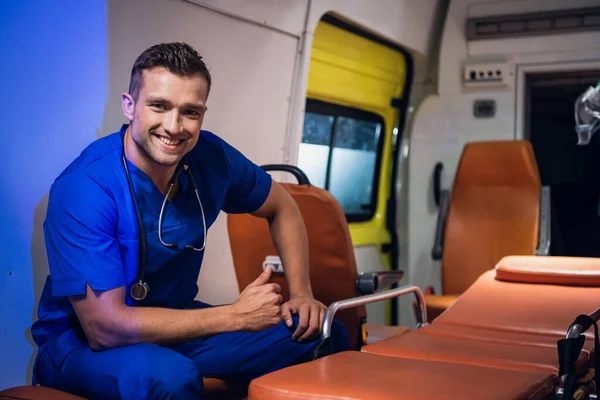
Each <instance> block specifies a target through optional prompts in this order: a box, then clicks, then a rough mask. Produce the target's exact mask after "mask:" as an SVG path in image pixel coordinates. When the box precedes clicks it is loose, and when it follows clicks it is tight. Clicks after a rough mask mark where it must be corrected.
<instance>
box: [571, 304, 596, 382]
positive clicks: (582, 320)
mask: <svg viewBox="0 0 600 400" xmlns="http://www.w3.org/2000/svg"><path fill="white" fill-rule="evenodd" d="M575 323H576V324H580V325H581V326H583V330H584V332H585V331H587V330H588V329H589V328H590V327H591V326H592V325H594V369H595V371H594V372H595V376H594V381H595V382H594V383H595V384H596V388H599V387H600V386H598V384H600V369H599V367H600V337H598V323H597V322H596V321H594V319H593V318H592V317H590V316H589V315H585V314H583V315H580V316H578V317H577V318H575ZM581 336H583V335H581Z"/></svg>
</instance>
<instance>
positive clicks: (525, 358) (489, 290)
mask: <svg viewBox="0 0 600 400" xmlns="http://www.w3.org/2000/svg"><path fill="white" fill-rule="evenodd" d="M410 292H412V293H416V294H417V298H418V299H422V295H421V294H420V290H419V289H418V288H416V287H405V288H400V289H394V290H390V291H387V292H385V293H380V294H375V295H371V296H363V298H362V299H363V300H364V301H367V302H368V301H370V300H369V299H367V298H368V297H370V298H371V299H375V300H378V299H381V298H385V297H386V296H393V295H398V294H403V293H410ZM352 303H354V304H360V303H361V302H360V301H358V300H356V299H355V300H349V301H347V302H344V301H342V302H338V303H334V304H332V305H331V306H330V307H329V312H328V317H329V318H332V316H331V315H330V314H332V313H333V314H334V313H335V311H336V310H337V309H339V308H344V307H346V306H347V304H352ZM599 303H600V260H596V259H585V258H565V257H540V256H521V257H516V256H511V257H505V258H503V259H502V260H501V261H500V262H499V263H498V265H497V266H496V268H495V269H494V270H490V271H487V272H485V273H484V274H483V275H481V276H480V277H479V278H478V279H477V281H476V282H475V283H474V284H473V285H472V286H471V287H470V288H469V289H468V290H467V291H466V292H465V293H463V295H462V296H460V297H459V298H458V300H457V301H456V302H455V303H454V304H453V305H452V306H450V307H449V308H448V309H447V310H446V311H445V312H444V313H442V314H441V315H440V316H439V317H438V318H436V319H435V321H433V322H432V323H431V324H427V323H426V321H427V319H426V315H425V314H424V313H422V318H423V320H422V322H423V321H424V322H423V323H422V326H421V327H420V328H418V329H416V330H414V331H412V332H409V333H405V334H402V335H397V336H394V337H391V338H387V339H383V340H381V341H378V342H375V343H372V344H368V345H366V346H364V347H363V348H362V349H361V351H349V352H344V353H338V354H333V355H328V356H325V357H323V358H320V359H317V360H315V361H312V362H309V363H306V364H302V365H297V366H293V367H289V368H286V369H284V370H281V371H277V372H274V373H271V374H268V375H266V376H263V377H261V378H258V379H256V380H254V381H253V382H252V383H251V384H250V388H249V397H248V398H249V399H250V400H262V399H342V398H343V399H397V400H408V399H423V398H443V399H478V398H485V399H554V398H561V396H562V395H563V391H564V385H565V379H568V378H566V377H567V374H566V373H565V371H561V363H560V362H559V361H561V360H559V352H558V348H557V344H558V343H559V342H560V341H564V339H565V337H566V335H567V331H569V332H570V334H571V335H572V336H573V337H574V339H573V340H577V338H579V333H581V331H582V329H581V327H577V328H574V326H575V325H577V324H574V321H575V319H576V317H578V316H579V315H586V314H590V315H592V317H593V318H594V319H596V320H597V319H598V316H599V315H600V312H594V311H595V310H596V309H597V308H598V305H599ZM420 306H421V309H422V310H423V309H424V306H423V304H422V303H420ZM325 325H326V326H325V328H327V318H326V324H325ZM325 330H326V329H325ZM593 333H594V332H593V330H592V331H591V332H586V333H585V334H584V336H581V339H587V340H585V341H584V342H583V343H581V345H582V346H581V348H580V351H577V354H576V355H575V357H574V358H573V362H572V364H573V367H572V370H571V374H570V375H569V376H570V379H571V382H575V386H574V388H573V389H572V391H575V390H577V389H579V392H577V393H576V396H580V395H581V396H582V397H577V398H588V397H583V394H585V393H586V392H590V391H594V384H595V382H594V379H592V378H593V377H594V369H593V367H594V366H595V362H594V357H593V356H595V353H594V345H593V344H594V342H593V340H590V339H591V338H593V337H594V335H593ZM323 339H324V342H325V341H326V340H327V339H328V333H327V332H326V331H325V332H324V337H323ZM573 379H575V380H573ZM577 382H580V383H581V382H582V383H583V384H582V385H580V386H578V383H577ZM569 390H571V389H569ZM570 394H571V393H570ZM571 396H572V394H571ZM571 398H572V397H571Z"/></svg>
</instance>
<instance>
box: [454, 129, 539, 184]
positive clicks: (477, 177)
mask: <svg viewBox="0 0 600 400" xmlns="http://www.w3.org/2000/svg"><path fill="white" fill-rule="evenodd" d="M456 181H457V182H456V184H471V185H473V184H475V185H477V186H510V187H515V186H532V185H533V186H540V178H539V171H538V166H537V162H536V159H535V154H534V153H533V148H532V147H531V143H530V142H529V141H526V140H505V141H485V142H470V143H467V144H466V145H465V147H464V150H463V153H462V155H461V159H460V166H459V168H458V174H457V176H456Z"/></svg>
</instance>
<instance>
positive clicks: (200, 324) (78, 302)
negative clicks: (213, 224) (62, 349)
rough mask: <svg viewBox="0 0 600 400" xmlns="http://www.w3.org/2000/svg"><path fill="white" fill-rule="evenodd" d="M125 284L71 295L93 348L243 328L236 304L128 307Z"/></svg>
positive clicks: (176, 339)
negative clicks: (96, 291)
mask: <svg viewBox="0 0 600 400" xmlns="http://www.w3.org/2000/svg"><path fill="white" fill-rule="evenodd" d="M124 295H125V289H124V288H123V287H120V288H117V289H113V290H110V291H107V292H103V293H95V292H94V291H93V290H92V289H91V288H90V287H89V286H88V288H87V295H86V296H80V297H78V298H71V301H72V304H73V307H74V309H75V312H76V313H77V316H78V318H79V320H80V321H81V323H82V326H83V329H84V331H85V334H86V336H87V338H88V340H89V342H90V346H91V347H92V348H93V349H96V350H101V349H108V348H113V347H119V346H125V345H131V344H137V343H159V344H167V343H177V342H184V341H189V340H195V339H198V338H201V337H205V336H210V335H214V334H218V333H222V332H231V331H236V330H241V329H243V326H242V321H241V319H240V318H239V316H238V315H237V314H236V312H235V306H234V305H229V306H222V307H210V308H203V309H193V310H175V309H166V308H158V307H128V306H126V305H125V304H124V303H123V298H124Z"/></svg>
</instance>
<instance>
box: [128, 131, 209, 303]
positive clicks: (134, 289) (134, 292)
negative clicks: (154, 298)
mask: <svg viewBox="0 0 600 400" xmlns="http://www.w3.org/2000/svg"><path fill="white" fill-rule="evenodd" d="M121 140H122V142H123V148H122V150H121V159H122V161H123V167H124V168H125V175H127V183H128V184H129V192H130V193H131V198H132V199H133V207H134V208H135V214H136V218H137V224H138V230H139V232H140V242H139V246H138V253H139V260H140V262H139V266H138V277H137V282H135V283H134V284H132V285H131V288H130V289H129V295H130V296H131V297H132V298H133V299H134V300H137V301H141V300H144V299H145V298H146V297H147V296H148V293H149V292H150V287H149V286H148V283H146V282H145V281H144V274H145V272H146V249H147V248H146V232H144V226H143V225H142V217H141V215H140V210H139V208H138V204H137V200H136V198H135V192H134V189H133V183H132V182H131V175H130V174H129V168H128V167H127V159H126V158H125V134H124V133H122V134H121ZM183 170H185V171H186V172H187V173H188V175H189V177H190V182H192V186H193V187H194V193H196V199H198V205H199V206H200V212H201V214H202V226H203V229H204V240H203V243H202V247H201V248H199V249H198V248H196V247H194V246H192V245H191V244H187V245H185V247H184V248H186V249H192V250H194V251H203V250H204V248H205V247H206V236H207V232H206V220H205V218H204V207H202V201H201V200H200V195H199V194H198V187H197V186H196V181H195V180H194V174H193V173H192V170H191V169H190V168H189V165H188V162H187V157H184V159H183V166H182V167H178V168H177V170H176V172H175V174H174V176H173V178H171V182H170V183H169V190H168V191H167V195H166V196H165V199H164V200H163V203H162V207H161V208H160V215H159V216H158V240H160V243H161V244H162V245H163V246H165V247H169V248H172V249H178V248H179V246H178V245H177V244H176V243H165V242H164V241H163V239H162V221H163V213H164V211H165V206H166V204H167V200H168V199H169V195H170V194H171V190H172V189H173V186H175V183H176V182H177V179H178V178H179V174H180V173H181V171H183Z"/></svg>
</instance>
